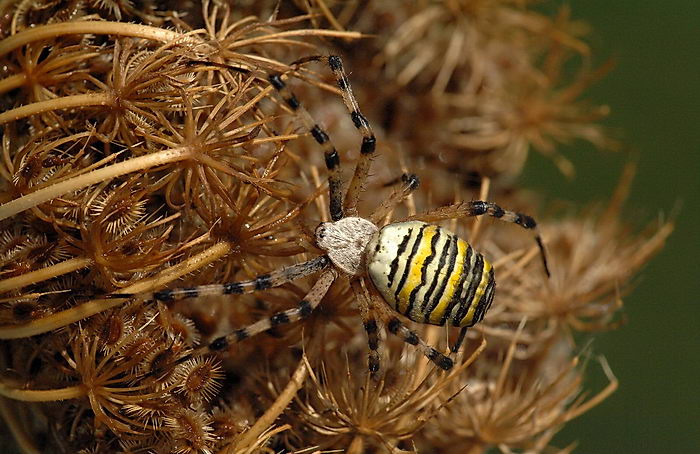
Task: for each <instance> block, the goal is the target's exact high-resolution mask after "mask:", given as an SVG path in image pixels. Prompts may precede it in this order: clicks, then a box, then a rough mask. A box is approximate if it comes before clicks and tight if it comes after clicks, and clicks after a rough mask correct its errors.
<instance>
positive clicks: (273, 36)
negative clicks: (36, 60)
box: [0, 28, 366, 50]
mask: <svg viewBox="0 0 700 454" xmlns="http://www.w3.org/2000/svg"><path fill="white" fill-rule="evenodd" d="M298 36H325V37H328V38H344V39H359V38H362V37H363V36H366V35H363V34H362V33H360V32H345V31H335V30H318V29H315V28H310V29H303V30H287V31H284V32H279V33H270V34H268V35H262V36H256V37H254V38H249V39H241V40H237V41H234V42H233V43H231V44H230V45H229V46H228V50H231V49H236V48H239V47H243V46H250V45H255V44H263V43H268V42H274V41H276V40H278V39H280V38H287V37H298ZM1 49H2V48H0V50H1Z"/></svg>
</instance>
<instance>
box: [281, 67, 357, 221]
mask: <svg viewBox="0 0 700 454" xmlns="http://www.w3.org/2000/svg"><path fill="white" fill-rule="evenodd" d="M268 80H269V81H270V84H272V86H273V87H274V88H275V89H276V90H277V92H278V93H279V94H280V96H281V97H282V99H283V100H284V102H285V103H286V104H287V106H288V107H289V108H290V109H292V111H294V112H295V113H296V114H297V116H298V117H299V118H300V119H301V121H302V123H303V124H304V127H305V128H306V130H307V131H308V132H309V133H311V135H312V136H313V138H314V140H315V141H316V143H318V144H319V145H320V146H321V148H323V156H324V158H325V161H326V168H327V169H328V189H329V192H330V195H329V197H330V201H329V205H330V215H331V219H332V220H333V221H337V220H338V219H341V218H342V217H343V182H342V180H341V173H340V155H339V154H338V151H337V150H336V148H335V146H334V145H333V142H332V141H331V139H330V137H329V136H328V134H326V131H324V130H323V128H321V126H319V124H318V123H316V121H315V120H314V119H313V117H312V116H311V114H309V112H308V111H307V110H306V108H305V107H304V106H303V105H302V104H301V103H300V102H299V100H298V99H297V97H296V96H294V93H292V91H291V90H290V89H289V87H287V84H286V83H285V82H284V81H283V80H282V76H281V75H280V74H271V75H270V76H269V77H268Z"/></svg>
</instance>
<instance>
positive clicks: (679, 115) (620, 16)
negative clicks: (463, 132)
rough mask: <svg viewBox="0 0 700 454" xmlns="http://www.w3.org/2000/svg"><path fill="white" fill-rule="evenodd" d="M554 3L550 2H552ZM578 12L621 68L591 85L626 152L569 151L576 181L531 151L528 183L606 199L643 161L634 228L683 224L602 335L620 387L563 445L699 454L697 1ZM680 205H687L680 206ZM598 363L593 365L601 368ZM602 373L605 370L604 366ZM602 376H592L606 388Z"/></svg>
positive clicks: (599, 342) (629, 3)
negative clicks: (615, 325)
mask: <svg viewBox="0 0 700 454" xmlns="http://www.w3.org/2000/svg"><path fill="white" fill-rule="evenodd" d="M548 6H551V4H550V5H548ZM571 8H572V11H573V16H574V17H575V18H579V19H584V20H586V21H587V22H588V23H589V24H590V25H591V27H592V35H591V38H590V43H591V45H592V48H593V51H594V54H595V55H596V56H597V61H598V63H602V62H604V61H605V60H606V59H607V58H609V57H613V58H614V59H615V60H616V62H617V66H616V67H615V69H614V70H613V71H612V73H610V74H609V75H608V76H607V77H606V78H605V79H604V80H602V81H601V82H599V83H597V84H596V85H595V86H594V87H593V88H592V89H591V90H590V91H589V92H588V93H589V98H590V99H592V100H593V101H595V102H597V103H604V104H608V105H609V106H610V107H611V108H612V113H611V115H610V117H609V119H608V120H607V121H606V122H605V124H606V125H608V126H611V127H614V128H617V129H619V130H621V131H622V134H623V135H622V137H623V138H624V142H625V144H626V145H629V149H630V150H631V153H630V154H628V155H623V154H618V155H612V154H607V155H601V154H600V153H598V152H595V151H593V150H592V148H591V147H586V146H585V145H584V146H581V147H577V148H575V149H572V150H570V152H568V151H567V156H570V157H573V158H574V162H575V164H576V169H577V177H576V179H575V180H574V181H567V180H565V179H564V178H563V177H561V176H559V175H557V172H556V170H555V169H554V168H553V166H552V165H551V164H550V163H548V162H547V161H546V160H545V159H544V158H540V157H533V159H531V160H530V162H529V166H528V169H527V171H526V174H525V176H524V183H525V185H527V186H529V187H533V188H538V189H541V190H542V192H546V193H548V194H556V195H557V197H559V198H562V199H568V200H575V201H577V202H585V201H596V200H605V199H606V198H607V197H608V196H609V194H610V193H611V191H612V189H613V188H614V187H615V184H616V183H617V181H618V178H619V175H620V173H621V169H622V166H623V164H624V162H625V161H626V160H630V159H632V160H634V161H636V162H637V163H638V172H637V177H636V178H635V180H634V183H633V186H632V191H631V196H630V198H629V201H628V203H627V205H626V209H625V213H626V215H627V216H629V219H630V221H631V222H632V223H633V224H635V225H638V226H643V225H645V223H647V222H649V221H652V220H654V219H655V218H657V217H658V216H659V215H662V216H665V217H666V218H668V215H669V214H671V213H672V212H673V211H674V210H675V211H676V212H678V214H677V215H676V216H675V218H676V221H677V224H676V230H675V232H674V233H673V235H672V236H671V238H670V241H668V243H667V246H666V248H665V249H664V250H663V251H662V252H661V253H660V254H659V255H658V256H656V257H655V258H654V259H653V260H652V262H651V263H650V264H649V265H648V266H647V267H646V268H644V269H643V271H642V273H641V275H640V276H639V277H638V278H637V280H636V283H637V285H636V287H635V289H634V290H633V292H632V293H631V294H630V295H629V296H627V297H626V298H625V309H624V310H625V314H626V317H627V324H626V326H624V327H622V328H621V329H620V330H618V331H615V332H610V333H604V334H599V335H596V336H595V341H594V342H593V350H594V352H595V353H601V354H604V355H605V357H606V358H607V359H608V361H609V362H610V365H611V366H612V368H613V371H614V372H615V374H616V375H617V377H618V378H619V380H620V389H619V390H618V391H617V392H616V393H615V394H613V396H612V397H611V398H610V399H608V400H607V401H605V402H604V403H603V404H601V405H600V406H599V407H597V408H595V409H593V410H592V411H591V412H589V413H587V414H585V415H584V416H582V417H581V418H579V419H578V420H576V421H573V422H571V423H569V425H568V426H567V427H566V428H565V429H564V430H563V431H562V432H561V433H560V434H559V435H557V438H556V439H555V440H556V441H557V444H558V445H559V446H564V445H565V444H568V443H569V442H571V441H574V440H578V441H579V445H578V448H577V449H576V452H578V453H583V454H589V453H590V454H592V453H596V454H601V453H635V454H640V453H697V452H700V385H699V383H700V335H699V334H698V327H699V326H700V323H699V322H700V316H698V314H699V313H700V273H699V272H698V268H699V266H698V265H699V264H698V259H699V258H700V238H699V236H698V232H699V231H700V216H699V215H698V213H700V203H699V201H700V196H699V195H698V194H699V193H700V187H699V186H700V185H699V184H698V181H699V180H700V57H699V55H700V1H691V0H687V1H681V0H671V1H647V0H586V1H581V2H572V3H571ZM679 205H680V210H677V208H678V206H679ZM594 366H595V364H594V363H591V364H590V366H589V367H591V370H593V368H594ZM598 375H600V374H598ZM604 383H605V380H604V379H603V378H600V379H598V378H597V377H594V378H592V379H591V380H589V382H588V383H587V385H588V387H590V388H592V389H600V388H601V387H602V386H603V385H604Z"/></svg>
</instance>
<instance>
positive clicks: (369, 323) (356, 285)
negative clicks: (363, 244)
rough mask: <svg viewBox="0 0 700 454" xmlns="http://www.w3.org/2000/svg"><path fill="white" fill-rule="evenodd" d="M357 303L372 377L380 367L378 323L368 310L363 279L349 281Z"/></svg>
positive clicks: (368, 304) (367, 297)
mask: <svg viewBox="0 0 700 454" xmlns="http://www.w3.org/2000/svg"><path fill="white" fill-rule="evenodd" d="M350 286H351V287H352V290H353V293H354V295H355V299H356V301H357V305H358V306H359V309H360V317H361V318H362V325H363V326H364V328H365V331H366V332H367V345H368V346H369V355H368V358H367V367H368V369H369V372H370V375H371V376H372V378H374V377H376V376H377V373H378V372H379V369H380V360H379V358H380V357H379V323H377V319H376V318H375V317H374V314H373V313H372V311H371V310H370V305H371V303H370V299H369V295H368V293H367V284H366V282H365V281H364V280H363V279H355V280H353V281H351V282H350Z"/></svg>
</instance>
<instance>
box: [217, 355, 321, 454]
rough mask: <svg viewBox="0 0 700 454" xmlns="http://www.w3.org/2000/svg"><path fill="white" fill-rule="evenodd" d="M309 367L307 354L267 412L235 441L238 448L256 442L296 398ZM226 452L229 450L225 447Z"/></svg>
mask: <svg viewBox="0 0 700 454" xmlns="http://www.w3.org/2000/svg"><path fill="white" fill-rule="evenodd" d="M308 367H310V366H309V365H308V364H307V361H306V356H304V357H303V358H302V359H301V361H299V365H298V366H297V368H296V370H295V371H294V374H292V378H291V379H290V380H289V383H287V386H285V387H284V389H283V390H282V392H281V393H280V395H279V396H278V397H277V399H276V400H275V401H274V402H273V404H272V406H270V408H268V409H267V411H266V412H265V414H263V415H262V416H261V417H260V418H259V419H258V420H257V421H255V424H253V427H251V428H250V429H249V430H248V431H246V432H244V433H243V434H241V436H240V438H238V440H236V441H234V443H235V444H234V445H233V446H235V448H236V450H241V449H244V448H247V447H248V446H250V445H252V444H253V443H255V440H257V438H258V436H260V434H262V433H263V432H265V430H267V428H268V427H270V425H271V424H272V423H273V422H275V420H276V419H277V417H278V416H279V415H280V414H281V413H282V412H283V411H284V409H285V408H287V405H289V402H291V401H292V399H294V396H296V394H297V391H299V389H300V388H301V386H302V385H303V384H304V380H306V376H307V375H308V369H307V368H308ZM231 447H232V446H231V445H230V446H229V448H231ZM224 452H228V451H227V450H226V449H225V450H224Z"/></svg>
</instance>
